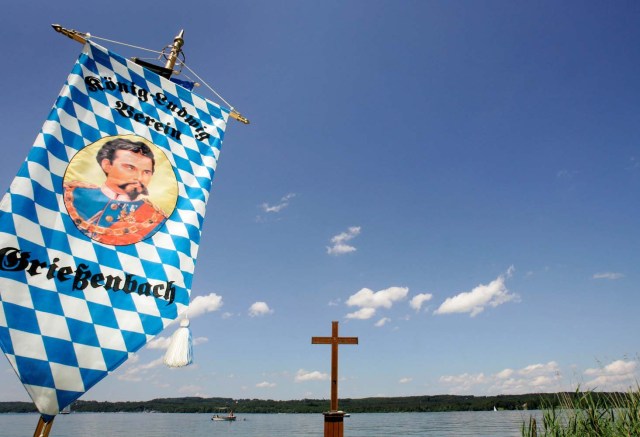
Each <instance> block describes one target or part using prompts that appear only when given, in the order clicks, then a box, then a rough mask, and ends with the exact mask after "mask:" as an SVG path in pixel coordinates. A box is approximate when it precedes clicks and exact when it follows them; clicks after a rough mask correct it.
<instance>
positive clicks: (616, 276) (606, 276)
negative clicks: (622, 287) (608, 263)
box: [593, 272, 624, 281]
mask: <svg viewBox="0 0 640 437" xmlns="http://www.w3.org/2000/svg"><path fill="white" fill-rule="evenodd" d="M622 278H624V274H622V273H616V272H602V273H596V274H595V275H593V279H610V280H612V281H615V280H616V279H622Z"/></svg>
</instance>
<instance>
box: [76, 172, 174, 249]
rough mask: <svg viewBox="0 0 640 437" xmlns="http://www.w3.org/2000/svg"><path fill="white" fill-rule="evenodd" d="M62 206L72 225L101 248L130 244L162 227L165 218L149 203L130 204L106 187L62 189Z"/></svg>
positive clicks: (84, 186)
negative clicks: (99, 244) (102, 245)
mask: <svg viewBox="0 0 640 437" xmlns="http://www.w3.org/2000/svg"><path fill="white" fill-rule="evenodd" d="M64 203H65V206H66V207H67V211H68V212H69V215H70V216H71V219H72V220H73V222H74V223H75V225H76V226H77V227H78V229H80V231H82V232H83V233H84V234H85V235H87V236H88V237H89V238H92V239H93V240H95V241H98V242H100V243H104V244H112V245H117V246H121V245H125V244H133V243H137V242H138V241H140V240H142V239H144V238H145V237H146V236H147V235H149V233H151V232H152V231H154V230H155V229H156V228H158V227H159V226H161V225H162V224H163V223H164V221H165V220H166V219H167V216H166V215H165V213H164V212H162V211H161V210H160V209H159V208H158V207H156V206H155V205H154V204H153V203H151V202H150V201H149V200H148V199H146V198H143V199H139V200H130V199H129V197H128V196H126V195H122V194H117V193H116V192H114V191H113V190H111V189H110V188H108V187H107V186H102V187H98V186H96V185H93V184H87V183H83V182H71V183H65V185H64Z"/></svg>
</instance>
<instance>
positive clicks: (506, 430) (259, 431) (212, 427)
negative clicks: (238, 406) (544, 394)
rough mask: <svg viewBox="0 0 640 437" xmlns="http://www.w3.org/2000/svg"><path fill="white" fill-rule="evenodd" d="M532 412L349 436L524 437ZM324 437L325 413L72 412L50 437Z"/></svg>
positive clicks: (417, 419) (371, 417)
mask: <svg viewBox="0 0 640 437" xmlns="http://www.w3.org/2000/svg"><path fill="white" fill-rule="evenodd" d="M531 414H534V415H536V416H538V417H539V412H531V411H496V412H494V411H483V412H452V413H396V414H353V415H352V416H351V417H346V418H345V419H344V434H345V437H391V436H393V437H397V436H430V437H431V436H433V437H453V436H455V437H465V436H469V437H471V436H473V437H519V436H520V435H521V434H520V428H521V426H522V422H523V421H528V420H529V416H530V415H531ZM37 423H38V415H36V414H0V437H19V436H29V437H31V436H33V433H34V431H35V428H36V425H37ZM98 435H102V436H110V437H112V436H113V437H115V436H136V437H163V436H186V437H204V436H207V437H209V436H238V437H240V436H242V437H300V436H309V437H323V435H324V417H323V416H322V415H321V414H239V415H238V419H237V421H236V422H214V421H212V420H211V415H210V414H164V413H72V414H68V415H60V416H58V417H56V419H55V421H54V423H53V427H52V429H51V433H50V434H49V436H50V437H87V436H98Z"/></svg>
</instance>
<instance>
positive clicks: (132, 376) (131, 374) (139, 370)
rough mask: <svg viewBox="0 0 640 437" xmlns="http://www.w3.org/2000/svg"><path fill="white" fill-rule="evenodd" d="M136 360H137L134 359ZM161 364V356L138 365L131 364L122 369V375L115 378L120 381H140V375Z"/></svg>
mask: <svg viewBox="0 0 640 437" xmlns="http://www.w3.org/2000/svg"><path fill="white" fill-rule="evenodd" d="M136 361H137V360H136ZM162 365H163V357H160V358H158V359H156V360H153V361H151V362H150V363H146V364H140V365H138V366H131V367H129V368H128V369H126V370H125V371H124V373H123V374H122V375H118V376H117V378H118V379H119V380H121V381H131V382H139V381H142V376H143V375H145V374H146V373H147V372H148V371H149V370H151V369H155V368H156V367H161V366H162Z"/></svg>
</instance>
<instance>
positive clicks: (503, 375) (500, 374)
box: [496, 369, 515, 379]
mask: <svg viewBox="0 0 640 437" xmlns="http://www.w3.org/2000/svg"><path fill="white" fill-rule="evenodd" d="M514 373H515V371H514V370H513V369H504V370H502V371H500V372H498V373H496V378H498V379H507V378H511V377H512V376H513V374H514Z"/></svg>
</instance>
